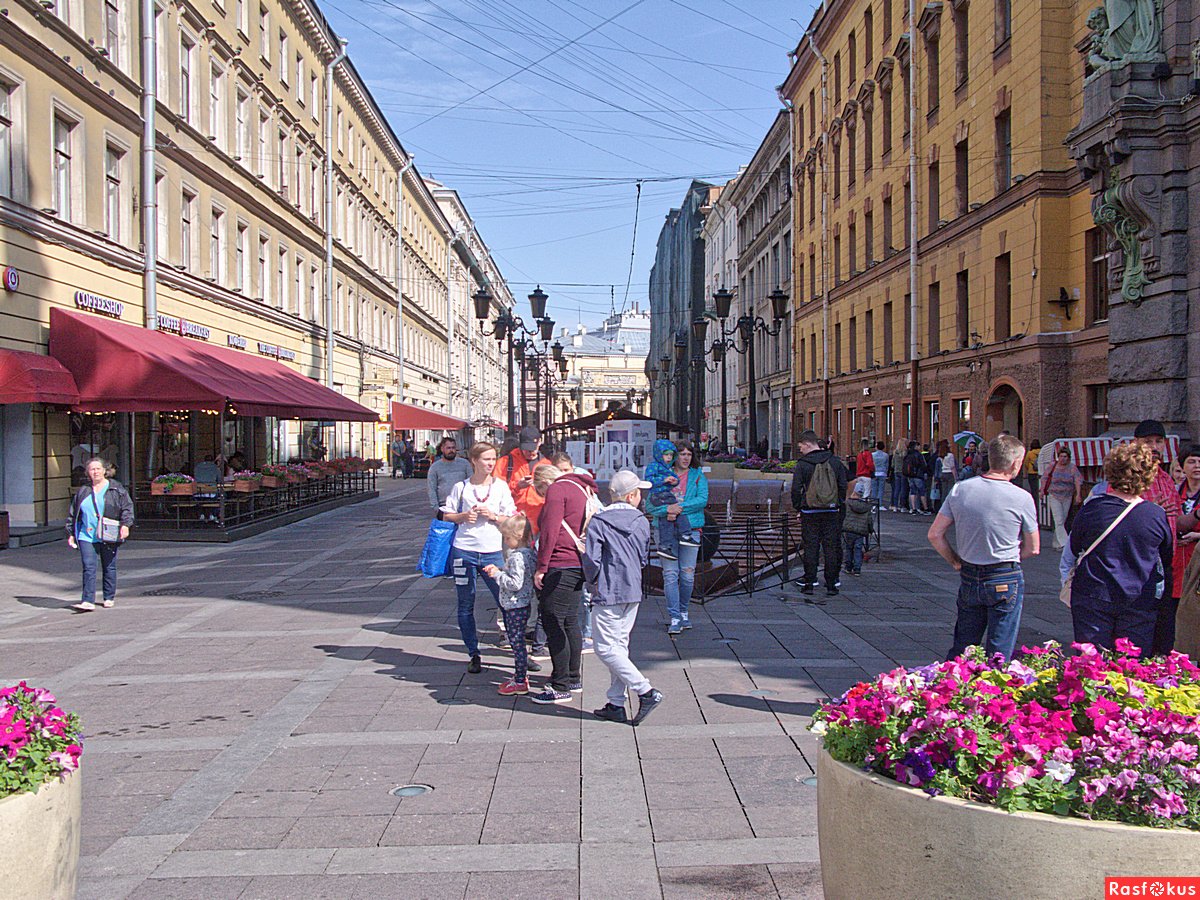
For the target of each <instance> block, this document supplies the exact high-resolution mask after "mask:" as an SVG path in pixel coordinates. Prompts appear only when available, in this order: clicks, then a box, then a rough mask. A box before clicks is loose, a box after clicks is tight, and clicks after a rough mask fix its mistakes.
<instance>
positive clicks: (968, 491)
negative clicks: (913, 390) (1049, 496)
mask: <svg viewBox="0 0 1200 900" xmlns="http://www.w3.org/2000/svg"><path fill="white" fill-rule="evenodd" d="M987 449H988V461H989V466H988V470H987V472H986V473H984V474H983V475H982V476H980V477H979V478H972V479H970V480H968V481H960V482H958V483H957V484H956V485H954V487H953V488H952V489H951V490H950V493H949V495H948V496H947V497H946V499H945V501H944V502H943V503H942V508H941V509H940V510H939V511H938V514H937V517H936V518H935V519H934V520H933V524H932V525H931V526H930V527H929V543H930V544H932V545H933V549H935V550H936V551H937V552H938V553H939V554H941V556H942V558H943V559H945V560H946V562H948V563H950V565H952V566H953V567H954V568H955V569H956V570H957V571H958V572H959V573H960V574H961V576H962V580H961V582H960V584H959V588H958V620H957V621H956V622H955V624H954V646H953V647H952V648H951V650H950V654H949V655H950V657H955V656H958V655H959V654H961V653H962V652H963V651H964V650H965V649H966V648H967V647H969V646H971V645H972V644H978V643H980V641H981V640H983V638H984V634H985V633H986V634H987V642H986V644H985V645H984V647H985V649H986V650H987V654H988V656H991V655H992V654H994V653H999V654H1001V655H1003V656H1004V658H1005V659H1010V658H1011V657H1012V655H1013V651H1014V650H1015V649H1016V645H1017V630H1018V629H1019V628H1020V627H1021V605H1022V602H1023V600H1024V595H1025V576H1024V573H1023V572H1022V571H1021V560H1022V559H1024V558H1025V557H1027V556H1036V555H1037V554H1038V552H1039V550H1040V549H1041V535H1040V534H1039V533H1038V521H1037V510H1036V509H1035V508H1034V505H1033V498H1032V497H1031V496H1030V495H1029V492H1028V491H1025V490H1022V489H1021V488H1019V487H1017V486H1016V485H1015V484H1013V483H1012V479H1013V478H1015V477H1016V476H1017V475H1018V474H1019V473H1020V471H1021V464H1022V463H1023V462H1024V460H1025V447H1024V445H1023V444H1022V443H1021V442H1020V441H1019V440H1017V439H1016V438H1015V437H1013V436H1012V435H1010V434H1005V435H1001V436H1000V437H998V438H996V439H995V440H993V441H992V442H991V443H990V444H988V448H987ZM951 525H953V526H954V538H955V540H954V543H955V546H954V547H951V546H950V542H949V541H948V540H947V537H946V534H947V532H948V531H949V530H950V526H951Z"/></svg>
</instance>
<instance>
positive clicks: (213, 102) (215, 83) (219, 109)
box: [208, 66, 226, 150]
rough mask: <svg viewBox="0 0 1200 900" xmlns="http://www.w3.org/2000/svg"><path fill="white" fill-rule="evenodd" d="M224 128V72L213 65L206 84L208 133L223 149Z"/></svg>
mask: <svg viewBox="0 0 1200 900" xmlns="http://www.w3.org/2000/svg"><path fill="white" fill-rule="evenodd" d="M225 128H226V126H225V72H224V70H223V69H221V68H220V67H219V66H213V67H212V73H211V78H210V81H209V84H208V133H209V134H210V135H212V138H213V142H214V143H215V144H216V145H217V146H218V147H219V148H220V149H222V150H224V149H225Z"/></svg>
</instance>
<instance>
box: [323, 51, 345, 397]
mask: <svg viewBox="0 0 1200 900" xmlns="http://www.w3.org/2000/svg"><path fill="white" fill-rule="evenodd" d="M347 43H348V42H347V41H346V39H345V38H342V39H341V41H340V44H339V47H338V53H337V56H335V57H334V58H333V59H331V60H330V61H329V62H327V63H326V64H325V387H327V388H329V389H330V390H333V348H334V341H335V339H334V336H333V77H334V69H336V68H337V66H338V63H340V62H341V61H342V60H344V59H345V58H346V44H347Z"/></svg>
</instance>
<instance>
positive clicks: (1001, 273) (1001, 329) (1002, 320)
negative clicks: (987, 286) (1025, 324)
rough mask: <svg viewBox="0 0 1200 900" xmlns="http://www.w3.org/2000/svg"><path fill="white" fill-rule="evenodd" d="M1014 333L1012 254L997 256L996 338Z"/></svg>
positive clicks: (1006, 338)
mask: <svg viewBox="0 0 1200 900" xmlns="http://www.w3.org/2000/svg"><path fill="white" fill-rule="evenodd" d="M1011 335H1012V254H1011V253H1002V254H1000V255H999V256H997V257H996V340H998V341H1006V340H1008V338H1009V337H1010V336H1011Z"/></svg>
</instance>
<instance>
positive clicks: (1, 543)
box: [0, 509, 8, 550]
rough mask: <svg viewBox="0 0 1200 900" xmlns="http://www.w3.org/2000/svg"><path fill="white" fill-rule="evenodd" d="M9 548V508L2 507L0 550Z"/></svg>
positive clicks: (0, 513) (0, 516)
mask: <svg viewBox="0 0 1200 900" xmlns="http://www.w3.org/2000/svg"><path fill="white" fill-rule="evenodd" d="M7 549H8V510H6V509H0V550H7Z"/></svg>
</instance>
